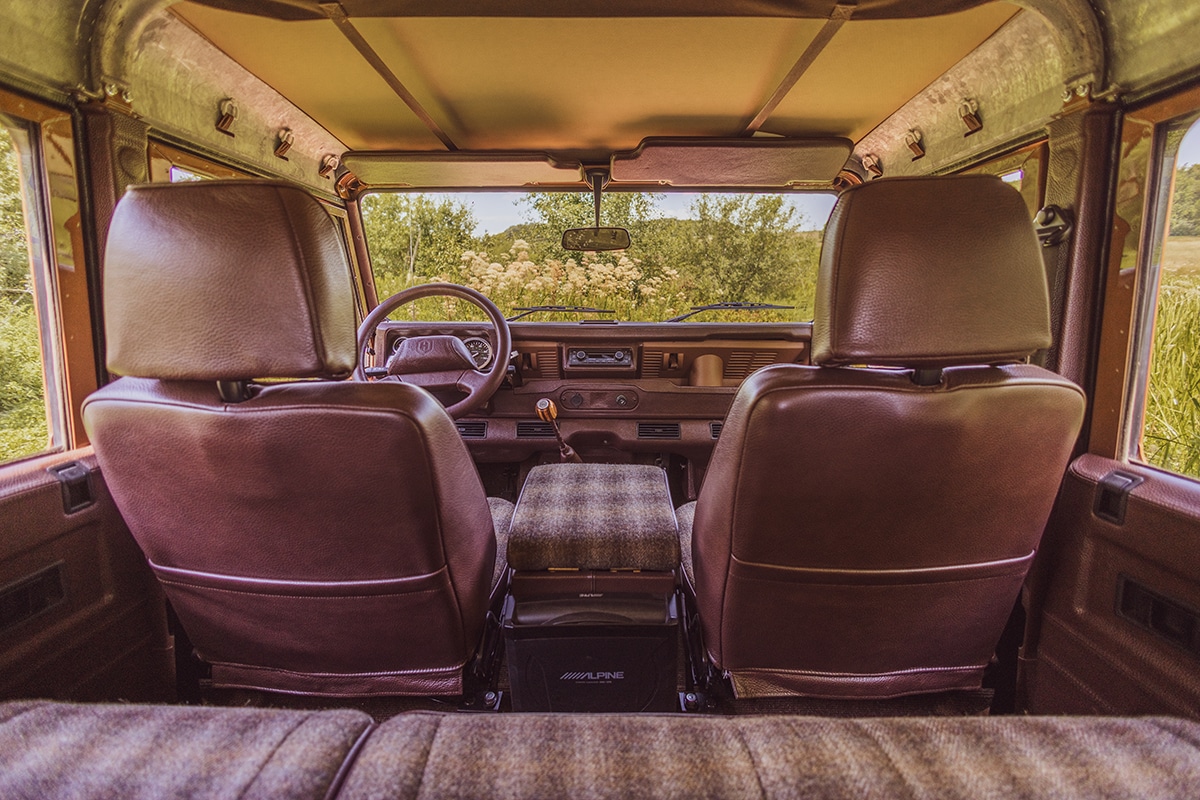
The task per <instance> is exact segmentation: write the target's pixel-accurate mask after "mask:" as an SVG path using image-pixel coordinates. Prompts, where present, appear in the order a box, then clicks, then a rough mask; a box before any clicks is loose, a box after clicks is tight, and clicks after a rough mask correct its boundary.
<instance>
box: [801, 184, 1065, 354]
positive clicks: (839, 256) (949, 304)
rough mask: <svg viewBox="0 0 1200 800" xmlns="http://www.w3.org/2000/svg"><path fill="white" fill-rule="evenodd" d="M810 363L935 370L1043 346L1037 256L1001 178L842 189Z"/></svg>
mask: <svg viewBox="0 0 1200 800" xmlns="http://www.w3.org/2000/svg"><path fill="white" fill-rule="evenodd" d="M812 338H813V352H812V360H813V362H814V363H817V364H824V365H828V366H838V365H848V364H871V365H878V366H897V367H911V368H925V369H930V368H940V367H949V366H955V365H961V364H995V363H1002V362H1006V361H1016V360H1020V359H1023V358H1025V357H1026V356H1028V355H1030V354H1031V353H1033V352H1034V351H1035V350H1039V349H1041V348H1044V347H1047V346H1049V344H1050V302H1049V298H1048V295H1047V290H1046V277H1045V272H1044V271H1043V266H1042V258H1041V248H1040V247H1039V246H1038V241H1037V236H1036V234H1035V233H1034V230H1033V223H1032V220H1031V217H1030V214H1029V211H1028V209H1026V207H1025V204H1024V202H1023V201H1022V200H1021V196H1020V194H1018V193H1017V191H1016V190H1015V189H1013V188H1012V187H1011V186H1008V185H1006V184H1005V183H1004V182H1003V181H1001V180H1000V179H999V178H995V177H992V176H988V175H966V176H954V177H934V178H891V179H883V180H879V181H874V182H871V183H867V184H864V185H862V186H855V187H853V188H850V189H847V190H846V191H845V192H843V193H842V195H841V197H839V198H838V202H837V205H836V206H835V207H834V209H833V215H832V216H831V217H830V219H829V224H828V225H827V226H826V228H825V241H824V244H823V246H822V250H821V265H820V269H819V271H818V273H817V297H816V309H815V317H814V320H813V334H812Z"/></svg>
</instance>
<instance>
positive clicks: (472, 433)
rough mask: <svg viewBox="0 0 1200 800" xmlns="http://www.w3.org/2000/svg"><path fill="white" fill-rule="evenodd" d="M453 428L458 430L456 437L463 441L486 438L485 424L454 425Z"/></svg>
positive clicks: (463, 423)
mask: <svg viewBox="0 0 1200 800" xmlns="http://www.w3.org/2000/svg"><path fill="white" fill-rule="evenodd" d="M454 427H456V428H458V435H459V436H461V437H462V438H464V439H484V438H486V437H487V423H486V422H484V421H482V420H480V421H474V420H472V421H470V422H463V421H461V420H460V421H458V422H456V423H454Z"/></svg>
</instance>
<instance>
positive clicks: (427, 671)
mask: <svg viewBox="0 0 1200 800" xmlns="http://www.w3.org/2000/svg"><path fill="white" fill-rule="evenodd" d="M469 660H470V659H467V661H469ZM467 661H462V662H461V663H458V664H451V665H450V666H448V667H425V668H414V669H392V670H383V671H380V672H297V671H296V670H291V669H282V668H280V667H260V666H256V665H254V664H238V663H236V662H233V661H214V662H212V664H213V666H219V667H227V668H229V669H236V670H244V671H247V672H273V673H279V674H282V675H294V676H296V677H297V678H384V677H389V676H396V677H403V676H406V675H428V676H431V677H432V676H435V675H441V674H443V673H445V674H448V675H451V676H452V675H453V674H454V673H455V672H457V671H458V670H460V669H462V668H463V667H464V666H466V664H467ZM222 685H226V684H222ZM249 688H254V687H249Z"/></svg>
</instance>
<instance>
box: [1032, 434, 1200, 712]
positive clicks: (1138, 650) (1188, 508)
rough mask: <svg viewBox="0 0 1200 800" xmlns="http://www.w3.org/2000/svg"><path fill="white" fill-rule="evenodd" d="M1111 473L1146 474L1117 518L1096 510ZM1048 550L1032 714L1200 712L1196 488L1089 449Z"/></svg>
mask: <svg viewBox="0 0 1200 800" xmlns="http://www.w3.org/2000/svg"><path fill="white" fill-rule="evenodd" d="M1113 470H1120V471H1121V472H1123V473H1127V474H1130V475H1135V476H1137V477H1140V478H1143V479H1144V482H1143V483H1141V484H1139V485H1137V486H1136V487H1134V488H1133V489H1132V491H1131V492H1130V493H1129V496H1128V500H1127V503H1126V506H1125V511H1124V522H1123V523H1120V524H1118V523H1116V522H1113V521H1109V520H1106V519H1103V518H1102V517H1101V516H1099V515H1098V514H1097V513H1096V510H1095V505H1096V499H1097V492H1098V490H1099V484H1100V481H1101V479H1103V478H1104V477H1105V476H1106V475H1108V474H1109V473H1111V472H1112V471H1113ZM1043 555H1044V556H1046V557H1047V558H1048V559H1049V560H1050V561H1051V570H1050V573H1051V579H1050V581H1049V585H1048V588H1047V590H1046V595H1045V599H1044V603H1043V605H1042V618H1041V636H1040V642H1039V643H1038V647H1037V651H1036V654H1035V655H1036V658H1035V659H1031V660H1030V661H1028V662H1027V664H1032V665H1034V666H1033V668H1032V671H1031V672H1029V673H1028V678H1029V695H1028V696H1029V710H1030V711H1033V712H1035V713H1102V714H1162V713H1169V714H1177V715H1182V716H1192V717H1198V716H1200V649H1198V648H1200V483H1197V482H1196V481H1194V480H1191V479H1188V478H1183V477H1178V476H1175V475H1172V474H1170V473H1166V472H1162V471H1159V470H1155V469H1151V468H1149V467H1144V466H1141V465H1138V464H1129V463H1121V462H1117V461H1113V460H1111V459H1107V458H1103V457H1100V456H1096V455H1085V456H1082V457H1080V458H1079V459H1078V460H1076V461H1075V463H1074V464H1072V466H1071V469H1070V472H1069V474H1068V476H1067V478H1066V480H1065V482H1064V484H1063V489H1062V493H1061V494H1060V496H1059V501H1058V504H1057V506H1056V508H1055V512H1054V515H1053V516H1052V517H1051V520H1050V525H1049V527H1048V528H1047V532H1046V538H1045V544H1044V547H1043Z"/></svg>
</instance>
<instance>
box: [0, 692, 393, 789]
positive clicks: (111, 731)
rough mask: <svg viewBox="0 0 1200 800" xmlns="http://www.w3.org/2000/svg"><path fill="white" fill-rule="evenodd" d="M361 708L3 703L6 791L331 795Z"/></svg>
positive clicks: (357, 731) (0, 748)
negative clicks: (335, 709)
mask: <svg viewBox="0 0 1200 800" xmlns="http://www.w3.org/2000/svg"><path fill="white" fill-rule="evenodd" d="M371 726H372V722H371V718H370V717H368V716H367V715H366V714H363V713H361V712H359V711H349V710H344V711H323V712H312V711H276V710H269V709H249V708H189V707H184V706H135V705H120V706H115V705H114V706H106V705H69V704H65V703H47V702H28V703H18V704H10V705H8V706H5V707H3V708H2V710H0V797H3V798H6V800H21V799H22V798H125V799H126V800H128V799H130V798H151V797H153V798H158V797H193V798H204V797H213V798H218V797H219V798H224V797H236V798H244V799H245V800H250V799H251V798H296V800H300V799H301V798H318V799H319V798H323V797H327V796H331V795H332V793H333V792H334V791H336V788H337V787H336V783H337V782H338V781H339V780H340V778H341V777H342V775H343V773H344V769H345V765H346V764H347V763H348V762H349V760H350V758H351V755H352V753H353V752H354V748H355V745H356V744H358V743H359V742H360V740H361V739H362V737H363V736H364V735H366V733H367V732H368V731H369V730H370V728H371Z"/></svg>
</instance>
